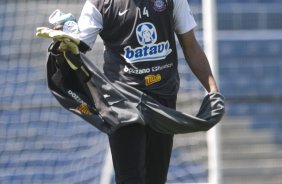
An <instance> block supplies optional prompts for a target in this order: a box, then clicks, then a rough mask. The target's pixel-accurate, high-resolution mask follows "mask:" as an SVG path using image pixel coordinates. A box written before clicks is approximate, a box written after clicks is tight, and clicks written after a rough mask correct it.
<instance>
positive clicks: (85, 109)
mask: <svg viewBox="0 0 282 184" xmlns="http://www.w3.org/2000/svg"><path fill="white" fill-rule="evenodd" d="M75 110H76V111H78V112H80V114H85V115H92V112H91V111H90V109H89V108H88V106H87V105H86V104H80V105H79V106H78V107H77V108H76V109H75Z"/></svg>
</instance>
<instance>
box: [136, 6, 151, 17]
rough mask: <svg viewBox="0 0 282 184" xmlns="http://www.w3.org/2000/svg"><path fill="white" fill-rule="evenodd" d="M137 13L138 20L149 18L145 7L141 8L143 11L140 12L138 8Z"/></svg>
mask: <svg viewBox="0 0 282 184" xmlns="http://www.w3.org/2000/svg"><path fill="white" fill-rule="evenodd" d="M137 11H138V15H139V18H140V19H141V18H142V16H146V17H149V16H150V15H149V11H148V9H147V7H146V6H145V7H144V8H143V11H141V9H140V8H139V7H138V8H137ZM141 12H142V13H141Z"/></svg>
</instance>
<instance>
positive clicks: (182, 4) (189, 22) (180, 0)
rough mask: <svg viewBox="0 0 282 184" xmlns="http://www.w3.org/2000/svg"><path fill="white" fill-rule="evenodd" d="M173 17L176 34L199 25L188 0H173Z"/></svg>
mask: <svg viewBox="0 0 282 184" xmlns="http://www.w3.org/2000/svg"><path fill="white" fill-rule="evenodd" d="M173 3H174V9H173V19H174V26H175V33H176V34H184V33H187V32H188V31H190V30H192V29H193V28H195V27H196V26H197V24H196V21H195V19H194V17H193V14H192V11H191V9H190V6H189V4H188V1H187V0H173Z"/></svg>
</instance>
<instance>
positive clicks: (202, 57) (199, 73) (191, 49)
mask: <svg viewBox="0 0 282 184" xmlns="http://www.w3.org/2000/svg"><path fill="white" fill-rule="evenodd" d="M177 36H178V40H179V42H180V45H181V47H182V50H183V53H184V56H185V59H186V62H187V63H188V65H189V67H190V68H191V70H192V72H193V73H194V74H195V75H196V77H197V78H198V79H199V81H200V82H201V83H202V85H203V86H204V88H205V89H206V90H207V92H209V93H211V92H218V91H219V90H218V87H217V84H216V81H215V79H214V77H213V75H212V72H211V68H210V65H209V62H208V59H207V57H206V54H205V53H204V51H203V50H202V48H201V47H200V45H199V43H198V41H197V40H196V38H195V35H194V31H193V30H192V31H189V32H187V33H184V34H180V35H177Z"/></svg>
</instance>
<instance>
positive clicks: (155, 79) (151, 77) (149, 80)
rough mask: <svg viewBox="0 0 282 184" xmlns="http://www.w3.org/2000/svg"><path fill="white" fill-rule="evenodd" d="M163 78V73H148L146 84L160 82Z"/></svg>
mask: <svg viewBox="0 0 282 184" xmlns="http://www.w3.org/2000/svg"><path fill="white" fill-rule="evenodd" d="M161 80H162V76H161V74H156V75H147V76H146V77H145V85H146V86H150V85H152V84H155V83H157V82H160V81H161Z"/></svg>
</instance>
